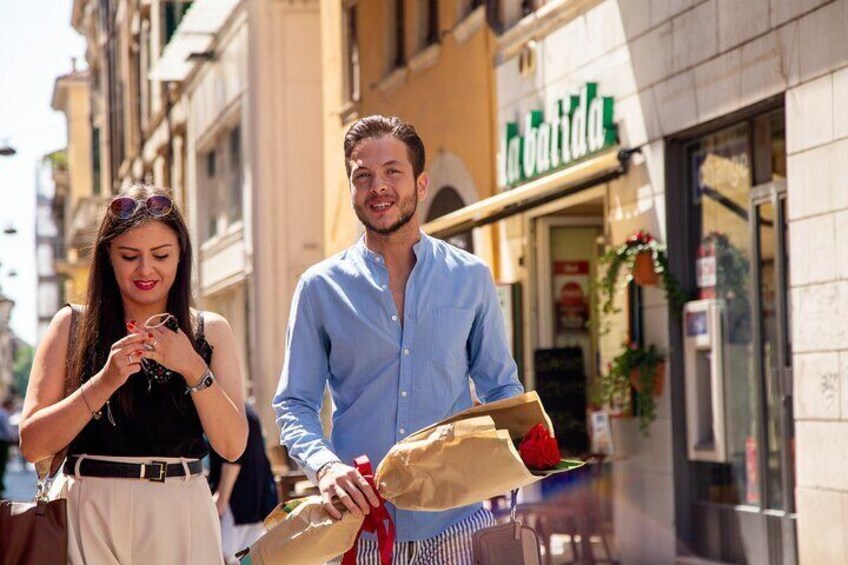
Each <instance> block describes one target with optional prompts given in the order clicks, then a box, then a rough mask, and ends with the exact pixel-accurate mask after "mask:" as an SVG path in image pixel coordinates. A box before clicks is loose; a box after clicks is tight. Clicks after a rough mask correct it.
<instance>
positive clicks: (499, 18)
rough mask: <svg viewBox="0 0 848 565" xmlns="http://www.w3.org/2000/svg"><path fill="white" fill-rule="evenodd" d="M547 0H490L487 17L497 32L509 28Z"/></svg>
mask: <svg viewBox="0 0 848 565" xmlns="http://www.w3.org/2000/svg"><path fill="white" fill-rule="evenodd" d="M546 1H547V0H489V1H488V2H487V11H488V15H487V19H488V21H489V24H490V25H491V26H492V29H494V30H495V31H497V32H502V31H504V30H507V29H509V28H511V27H512V26H514V25H515V24H517V23H518V22H520V21H521V19H522V18H524V17H526V16H529V15H530V14H532V13H533V12H535V11H536V10H538V9H539V8H541V7H542V6H544V5H545V3H546Z"/></svg>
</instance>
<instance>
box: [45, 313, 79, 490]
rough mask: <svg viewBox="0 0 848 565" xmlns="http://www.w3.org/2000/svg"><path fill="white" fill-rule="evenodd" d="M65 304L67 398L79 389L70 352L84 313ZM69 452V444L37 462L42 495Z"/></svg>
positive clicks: (65, 395)
mask: <svg viewBox="0 0 848 565" xmlns="http://www.w3.org/2000/svg"><path fill="white" fill-rule="evenodd" d="M65 306H68V307H69V308H70V309H71V327H70V331H69V333H68V355H67V358H66V360H65V392H64V395H63V396H62V398H67V397H68V395H69V394H71V393H72V392H74V391H75V390H76V389H78V388H79V385H80V378H79V375H72V374H71V371H70V368H71V355H70V353H71V352H72V351H74V350H75V349H76V345H77V334H78V329H79V319H80V316H81V315H82V306H80V305H79V304H65V305H64V306H63V308H64V307H65ZM67 454H68V446H65V447H64V448H62V449H61V450H60V451H59V452H58V453H56V454H55V455H54V456H53V457H52V458H51V457H46V458H44V459H42V460H41V461H37V462H36V463H35V470H36V473H38V482H39V495H41V494H42V492H43V491H44V492H46V489H47V488H49V485H48V484H46V479H47V478H48V477H54V476H55V475H56V473H58V472H59V469H60V468H61V467H62V463H63V462H64V461H65V456H66V455H67Z"/></svg>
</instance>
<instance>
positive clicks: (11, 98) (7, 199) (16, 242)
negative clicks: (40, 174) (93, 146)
mask: <svg viewBox="0 0 848 565" xmlns="http://www.w3.org/2000/svg"><path fill="white" fill-rule="evenodd" d="M72 5H73V2H72V0H0V144H2V143H4V142H6V143H8V144H9V145H11V146H12V147H14V148H15V149H16V150H17V154H16V155H14V156H12V157H3V156H0V195H2V197H3V200H0V291H2V293H3V294H5V295H6V296H8V297H9V298H11V299H12V300H14V301H15V307H14V309H13V310H12V319H11V327H12V330H13V331H14V332H15V333H16V334H18V335H19V336H20V337H21V338H23V340H24V341H26V342H27V343H29V344H32V345H36V344H35V338H36V325H37V313H36V292H37V281H36V274H35V229H34V226H35V178H36V167H37V165H38V163H39V161H40V160H41V157H43V156H44V155H46V154H48V153H51V152H53V151H55V150H57V149H62V148H64V147H65V146H66V145H67V137H66V131H65V117H64V114H62V113H61V112H56V111H54V110H53V109H52V108H51V107H50V102H51V100H52V97H53V83H54V81H55V79H56V77H57V76H60V75H63V74H66V73H68V72H70V70H71V58H72V57H76V58H77V61H78V63H77V67H78V68H80V69H81V68H84V67H85V66H86V65H85V41H84V39H83V37H82V36H81V35H79V34H78V33H77V32H76V31H75V30H74V29H73V28H72V27H71V7H72ZM10 224H11V225H13V226H14V227H15V228H17V230H18V233H17V234H15V235H7V234H4V233H3V232H2V229H5V228H6V227H7V226H8V225H10ZM12 270H13V271H16V272H17V276H15V277H10V276H9V273H10V271H12Z"/></svg>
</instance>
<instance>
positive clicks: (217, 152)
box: [198, 125, 244, 240]
mask: <svg viewBox="0 0 848 565" xmlns="http://www.w3.org/2000/svg"><path fill="white" fill-rule="evenodd" d="M198 164H199V166H200V167H201V174H200V175H198V178H199V180H200V181H201V182H200V183H199V184H200V186H199V187H198V188H199V193H200V202H201V207H200V214H201V217H202V218H203V221H202V222H201V225H202V226H204V230H205V231H204V233H203V239H204V240H208V239H211V238H213V237H215V236H217V235H219V234H222V233H224V232H225V231H226V230H227V228H229V227H230V226H232V225H233V224H236V223H237V222H239V221H240V220H241V219H242V210H243V198H244V171H243V168H244V164H243V160H242V140H241V127H240V126H238V125H237V126H235V127H233V128H231V129H229V130H227V131H226V132H225V133H223V134H221V135H219V136H218V137H217V138H216V140H215V142H214V143H213V144H212V146H211V147H210V148H209V149H208V150H207V151H205V152H204V153H202V154H201V155H200V158H199V159H198Z"/></svg>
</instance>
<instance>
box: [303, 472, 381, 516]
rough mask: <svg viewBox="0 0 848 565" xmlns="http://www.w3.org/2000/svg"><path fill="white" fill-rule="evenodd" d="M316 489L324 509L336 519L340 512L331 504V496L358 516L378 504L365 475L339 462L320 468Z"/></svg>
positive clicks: (340, 514) (378, 501) (366, 512)
mask: <svg viewBox="0 0 848 565" xmlns="http://www.w3.org/2000/svg"><path fill="white" fill-rule="evenodd" d="M318 490H320V491H321V498H322V500H323V502H324V509H325V510H327V512H328V513H329V514H330V516H332V517H333V518H334V519H336V520H341V517H342V513H341V512H339V511H338V509H337V508H336V507H335V506H333V497H335V498H338V499H339V501H340V502H341V503H342V504H344V506H345V507H346V508H347V509H348V510H349V511H350V512H351V513H352V514H353V515H354V516H356V517H358V518H361V517H362V516H364V515H365V514H368V513H369V512H371V506H373V507H375V508H376V507H378V506H380V500H379V499H378V498H377V494H376V493H375V492H374V489H372V488H371V485H369V484H368V481H366V480H365V477H363V476H362V475H360V474H359V471H357V470H356V469H354V468H353V467H350V466H348V465H345V464H344V463H341V462H338V463H333V464H332V465H329V466H328V467H327V468H326V469H324V470H322V472H321V474H320V476H319V477H318ZM369 503H370V505H369Z"/></svg>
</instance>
